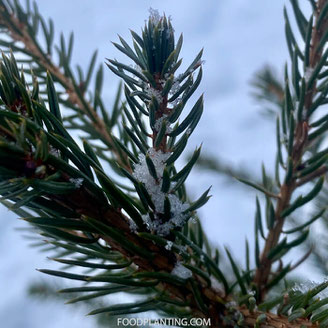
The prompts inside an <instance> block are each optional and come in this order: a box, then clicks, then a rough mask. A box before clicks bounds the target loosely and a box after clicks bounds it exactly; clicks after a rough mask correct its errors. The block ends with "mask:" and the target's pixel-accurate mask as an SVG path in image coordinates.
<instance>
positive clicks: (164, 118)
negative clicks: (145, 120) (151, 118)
mask: <svg viewBox="0 0 328 328" xmlns="http://www.w3.org/2000/svg"><path fill="white" fill-rule="evenodd" d="M163 122H166V134H168V133H170V132H172V127H171V126H170V123H169V121H168V120H167V115H163V116H162V117H160V118H159V119H158V120H156V122H155V126H154V129H155V130H156V131H159V130H160V129H161V127H162V124H163Z"/></svg>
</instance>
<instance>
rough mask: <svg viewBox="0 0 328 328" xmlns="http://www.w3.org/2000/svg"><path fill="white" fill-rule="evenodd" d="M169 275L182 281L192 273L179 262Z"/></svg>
mask: <svg viewBox="0 0 328 328" xmlns="http://www.w3.org/2000/svg"><path fill="white" fill-rule="evenodd" d="M171 274H173V275H175V276H177V277H179V278H182V279H188V278H190V277H191V276H192V272H191V271H190V270H189V269H187V268H186V267H185V266H184V265H183V264H181V262H179V261H178V262H177V263H176V264H175V267H174V268H173V270H172V272H171Z"/></svg>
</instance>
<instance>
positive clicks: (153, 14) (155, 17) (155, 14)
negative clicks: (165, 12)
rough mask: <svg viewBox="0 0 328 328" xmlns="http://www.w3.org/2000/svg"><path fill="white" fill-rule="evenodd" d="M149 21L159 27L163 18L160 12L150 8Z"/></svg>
mask: <svg viewBox="0 0 328 328" xmlns="http://www.w3.org/2000/svg"><path fill="white" fill-rule="evenodd" d="M148 11H149V19H150V21H151V22H152V23H153V24H154V25H157V24H158V23H159V21H160V19H161V18H162V16H161V15H160V14H159V11H158V10H157V9H153V8H152V7H150V8H149V10H148Z"/></svg>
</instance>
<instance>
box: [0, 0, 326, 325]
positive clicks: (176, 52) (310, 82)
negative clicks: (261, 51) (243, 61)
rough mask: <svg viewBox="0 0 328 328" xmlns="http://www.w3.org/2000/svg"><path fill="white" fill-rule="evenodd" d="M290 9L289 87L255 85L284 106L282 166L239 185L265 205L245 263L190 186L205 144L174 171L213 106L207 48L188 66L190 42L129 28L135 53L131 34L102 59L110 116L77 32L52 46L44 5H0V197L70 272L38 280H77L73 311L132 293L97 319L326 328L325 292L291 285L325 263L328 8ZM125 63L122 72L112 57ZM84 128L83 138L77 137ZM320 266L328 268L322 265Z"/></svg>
mask: <svg viewBox="0 0 328 328" xmlns="http://www.w3.org/2000/svg"><path fill="white" fill-rule="evenodd" d="M290 2H291V7H292V12H293V15H294V18H295V22H296V26H297V28H298V31H297V33H299V35H300V38H298V37H297V36H296V34H295V33H296V31H294V29H293V28H292V26H293V25H292V24H291V23H290V18H289V16H290V13H289V12H288V11H287V10H286V9H285V10H284V16H285V31H286V40H287V46H288V50H289V54H290V58H289V59H288V61H287V64H286V67H285V76H284V81H283V83H280V82H279V81H278V80H277V79H276V77H275V76H274V75H273V74H271V71H270V70H265V71H262V72H261V73H260V74H259V75H258V76H257V78H256V80H255V82H254V84H255V86H256V88H257V95H258V97H259V98H260V99H261V101H263V100H265V101H266V102H269V103H270V104H271V105H273V106H274V109H275V110H274V111H273V112H270V113H271V114H270V117H271V119H272V118H273V119H274V120H275V122H276V127H277V128H276V140H277V154H276V161H275V163H273V166H274V165H275V168H276V169H275V176H274V177H270V176H269V175H268V174H267V173H266V169H265V168H264V167H263V169H262V181H251V180H248V179H245V176H240V177H239V178H238V179H239V181H240V182H242V183H244V184H246V185H247V186H248V187H250V188H255V190H256V191H257V194H258V196H257V197H256V199H255V209H256V211H255V219H254V227H255V237H254V240H253V244H254V249H255V252H254V254H250V251H249V249H250V248H249V242H248V241H247V242H246V245H245V259H246V263H245V265H244V266H240V265H239V264H237V262H236V261H235V259H234V258H233V256H232V254H231V253H230V252H229V250H228V249H225V251H224V252H221V251H219V250H218V249H215V248H213V246H212V245H210V243H209V242H208V240H207V238H206V235H205V233H204V231H203V229H202V225H201V221H202V219H201V218H199V217H198V216H197V210H198V209H199V208H200V207H202V206H204V205H205V204H206V202H207V201H208V199H209V198H210V195H209V192H210V190H209V189H208V190H204V191H202V192H201V193H200V194H199V197H198V199H190V198H189V197H188V190H187V188H186V187H185V181H186V180H187V179H188V176H189V174H190V172H191V170H192V168H193V166H194V165H195V163H196V162H197V160H198V159H199V157H200V152H201V147H199V148H197V149H196V150H195V151H194V153H193V154H192V156H191V157H190V159H189V160H188V162H187V163H186V164H185V165H184V166H182V167H180V166H179V165H178V164H177V160H178V159H179V158H180V157H181V156H182V155H183V154H184V151H185V148H186V145H187V143H188V141H189V138H191V137H192V133H193V131H194V129H196V128H197V124H198V122H199V120H200V119H201V116H202V113H203V108H204V103H203V96H200V97H199V98H198V99H197V100H196V101H195V102H194V103H191V101H190V98H191V96H192V95H193V94H194V92H195V91H196V89H197V88H198V86H199V85H200V82H201V79H202V64H203V61H202V53H203V51H202V50H200V51H199V50H198V51H199V53H198V54H197V55H196V56H195V59H194V60H193V61H192V62H191V63H190V64H189V65H187V69H186V70H182V69H181V67H180V65H181V63H182V59H181V58H180V52H181V49H182V46H183V38H182V35H181V36H178V37H177V36H176V35H175V32H174V28H173V27H172V24H171V20H170V18H168V17H166V16H165V15H163V16H161V15H160V14H159V13H158V12H157V11H155V10H151V13H150V17H149V19H148V20H147V21H146V23H145V26H144V27H143V29H142V32H141V33H136V32H134V31H131V40H129V41H126V40H124V39H123V38H121V37H119V43H116V42H114V43H113V45H114V48H115V50H114V49H113V54H114V55H113V56H110V58H108V59H106V65H107V67H108V69H109V71H111V74H113V75H117V76H118V77H119V78H120V79H121V80H122V84H121V85H120V86H119V88H118V91H117V95H116V98H115V99H114V100H113V105H112V108H110V109H108V108H106V106H105V103H104V101H103V98H102V85H103V74H104V68H103V66H99V67H98V68H96V65H95V63H96V55H97V52H95V53H94V55H93V56H92V59H91V62H90V65H89V67H88V68H87V69H86V70H84V69H83V68H81V67H80V66H78V67H77V70H75V69H73V67H72V63H71V58H72V52H73V41H74V37H73V34H71V35H69V37H68V38H67V37H65V36H64V35H63V34H61V38H60V43H59V44H55V43H54V23H53V21H52V20H51V19H50V20H49V22H46V21H45V20H44V18H43V17H42V15H41V14H40V13H39V11H38V9H37V6H36V5H35V4H33V5H32V6H31V4H30V2H29V1H27V3H26V5H24V6H23V5H22V4H21V3H19V1H18V0H0V28H1V30H2V32H4V33H5V35H6V37H5V38H0V46H1V48H2V50H3V54H2V59H1V63H0V106H1V110H0V194H1V198H0V201H1V203H2V204H3V205H4V206H6V207H7V208H9V209H10V210H11V211H13V212H15V213H16V214H17V215H18V216H19V217H20V218H23V219H24V220H26V221H27V222H29V224H30V225H31V226H32V227H33V230H32V233H34V234H40V235H41V236H42V239H43V240H44V239H45V240H46V244H47V245H49V244H50V245H51V246H52V247H51V248H52V250H53V251H54V252H55V253H56V255H55V256H54V258H53V260H54V261H56V262H59V264H65V265H66V266H65V267H64V269H62V270H48V269H42V270H40V271H41V272H43V273H45V274H49V275H52V276H56V277H61V278H65V279H72V280H77V281H80V282H81V286H79V287H72V288H65V289H63V290H61V291H60V292H61V293H63V294H65V295H70V293H74V295H76V294H78V295H79V296H77V297H75V298H73V299H71V300H70V302H71V303H76V302H86V301H90V300H94V299H102V298H105V297H107V296H108V297H109V299H110V298H111V297H112V299H114V302H115V294H116V293H120V292H124V293H126V294H131V295H138V296H139V297H138V300H137V301H135V300H134V299H135V298H133V297H132V298H131V300H132V301H131V302H128V303H124V304H115V303H113V302H112V303H111V304H110V305H104V306H102V307H98V308H94V309H90V311H91V312H90V313H89V314H90V315H97V314H103V313H106V314H110V315H111V316H112V317H116V316H118V317H122V316H126V315H133V314H138V313H145V312H148V311H156V312H157V313H158V315H159V316H160V317H164V316H169V317H175V318H186V319H188V320H192V319H193V318H203V319H205V321H203V323H204V322H209V321H207V320H210V322H211V326H212V327H273V328H278V327H290V328H291V327H293V328H296V327H328V310H327V308H326V304H328V297H327V293H326V291H325V289H326V288H327V287H328V282H327V281H324V282H323V283H322V284H319V285H315V284H312V283H306V282H304V283H302V284H299V285H294V286H293V285H291V284H290V283H289V281H290V280H289V277H290V274H291V272H292V271H293V270H294V269H295V268H296V267H298V266H299V265H300V264H302V263H303V262H304V261H305V260H307V259H308V257H309V255H310V254H311V252H312V251H313V250H312V248H311V247H308V240H309V238H313V236H312V237H309V234H310V227H311V225H312V224H313V223H314V222H315V221H317V220H323V221H324V220H325V221H324V222H327V220H326V219H327V216H326V214H325V210H326V201H327V200H328V194H327V186H326V183H325V177H326V175H327V161H328V157H327V156H328V148H327V146H326V143H325V138H326V136H327V130H328V115H327V114H325V112H324V105H325V104H327V102H328V98H327V94H328V78H327V76H328V71H327V57H328V49H327V45H326V42H327V40H328V0H318V1H314V0H310V1H309V2H310V4H311V6H312V14H311V16H310V17H306V16H305V15H304V13H303V12H302V10H301V9H300V6H299V4H298V1H297V0H291V1H290ZM127 28H128V26H127ZM41 38H44V40H45V44H43V43H42V42H41V41H40V39H41ZM299 39H300V41H299V42H297V41H298V40H299ZM195 50H197V49H195ZM115 51H117V52H122V53H123V54H124V55H126V61H124V62H119V61H117V60H114V59H112V57H115ZM93 75H95V83H94V85H91V81H92V77H93ZM273 116H275V117H273ZM72 130H80V131H83V132H84V138H83V139H82V140H76V139H74V138H73V137H72V134H71V131H72ZM226 173H229V174H231V175H235V173H234V172H232V171H231V170H226ZM304 208H310V209H311V210H312V211H313V213H310V211H308V210H307V211H304ZM288 225H289V226H290V225H293V227H292V228H289V227H288ZM311 234H312V232H311ZM311 234H310V235H311ZM295 248H300V249H304V248H306V251H305V254H304V256H302V257H301V258H300V259H298V260H296V261H295V262H291V263H286V258H285V255H286V254H287V253H288V252H290V251H291V250H292V249H295ZM316 256H317V259H318V260H319V261H320V260H321V262H324V254H323V253H320V252H317V253H316ZM251 258H252V259H254V260H252V259H251ZM224 262H227V263H228V264H229V268H227V267H226V265H225V264H224ZM252 263H254V265H253V264H252ZM76 270H77V271H76ZM77 272H78V273H77ZM273 290H275V294H274V293H273V292H272V291H273Z"/></svg>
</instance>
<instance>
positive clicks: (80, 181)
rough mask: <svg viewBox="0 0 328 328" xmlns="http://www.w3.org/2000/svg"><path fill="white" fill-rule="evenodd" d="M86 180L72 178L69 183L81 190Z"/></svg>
mask: <svg viewBox="0 0 328 328" xmlns="http://www.w3.org/2000/svg"><path fill="white" fill-rule="evenodd" d="M83 181H84V179H83V178H77V179H74V178H70V179H69V182H71V183H73V184H74V185H75V187H76V188H80V187H81V186H82V183H83Z"/></svg>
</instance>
